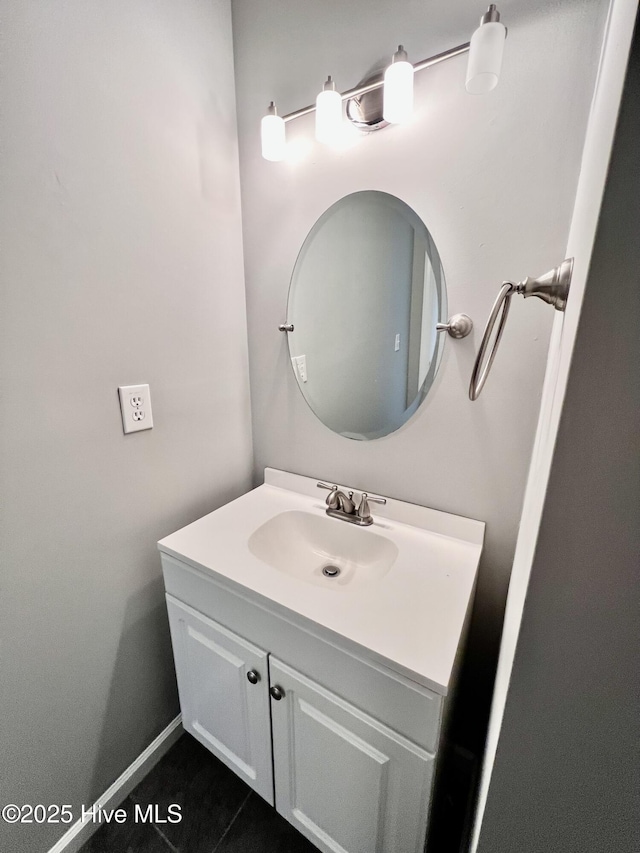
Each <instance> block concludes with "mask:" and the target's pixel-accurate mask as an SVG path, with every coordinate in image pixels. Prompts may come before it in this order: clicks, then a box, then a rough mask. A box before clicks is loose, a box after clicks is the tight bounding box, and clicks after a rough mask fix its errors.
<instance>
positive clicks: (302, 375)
mask: <svg viewBox="0 0 640 853" xmlns="http://www.w3.org/2000/svg"><path fill="white" fill-rule="evenodd" d="M291 361H292V362H293V369H294V370H295V372H296V373H297V374H298V377H299V379H300V381H301V382H306V381H307V357H306V355H297V356H295V355H294V356H293V358H292V359H291Z"/></svg>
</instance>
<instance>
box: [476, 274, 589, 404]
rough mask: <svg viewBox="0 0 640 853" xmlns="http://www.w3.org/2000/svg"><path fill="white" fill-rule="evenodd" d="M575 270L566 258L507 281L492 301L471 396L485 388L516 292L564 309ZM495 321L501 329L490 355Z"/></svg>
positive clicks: (496, 335) (498, 330)
mask: <svg viewBox="0 0 640 853" xmlns="http://www.w3.org/2000/svg"><path fill="white" fill-rule="evenodd" d="M572 273H573V258H566V259H565V260H564V261H563V262H562V263H561V264H560V266H558V267H555V268H554V269H552V270H549V272H547V273H545V274H544V275H541V276H538V278H531V277H528V278H525V279H524V281H521V282H519V283H517V284H516V283H515V282H513V281H505V282H503V284H502V287H501V288H500V291H499V293H498V296H497V297H496V301H495V302H494V303H493V308H492V309H491V313H490V314H489V319H488V320H487V325H486V326H485V329H484V334H483V335H482V342H481V343H480V349H479V350H478V355H477V357H476V361H475V364H474V366H473V373H472V374H471V383H470V385H469V399H470V400H472V401H473V400H477V399H478V397H479V396H480V392H481V391H482V389H483V388H484V384H485V382H486V381H487V377H488V376H489V373H490V371H491V366H492V364H493V361H494V359H495V357H496V353H497V351H498V346H499V345H500V339H501V338H502V333H503V331H504V327H505V323H506V322H507V317H508V315H509V308H510V307H511V297H512V296H513V295H514V294H515V293H519V294H520V295H521V296H524V298H525V299H526V298H528V297H529V296H537V297H538V299H542V300H543V302H547V303H548V304H549V305H553V307H554V308H555V309H556V311H564V309H565V308H566V305H567V297H568V295H569V287H570V285H571V275H572ZM496 322H497V323H498V328H497V331H496V334H495V338H494V341H493V346H492V347H491V351H490V353H489V355H488V357H487V349H488V348H489V342H490V340H491V336H492V334H493V330H494V328H495V325H496Z"/></svg>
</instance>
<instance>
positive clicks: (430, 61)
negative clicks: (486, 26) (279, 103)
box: [282, 41, 470, 121]
mask: <svg viewBox="0 0 640 853" xmlns="http://www.w3.org/2000/svg"><path fill="white" fill-rule="evenodd" d="M469 46H470V42H468V41H467V42H465V43H464V44H459V45H458V46H457V47H452V48H451V49H450V50H445V51H443V52H442V53H436V54H434V56H429V57H428V58H427V59H422V60H421V61H420V62H416V63H414V65H413V69H414V71H422V69H423V68H430V67H431V66H432V65H437V64H438V63H439V62H444V61H445V60H446V59H452V58H453V57H454V56H459V55H460V54H461V53H467V52H468V50H469ZM383 85H384V79H383V77H382V75H381V76H380V79H379V80H374V81H373V82H372V83H367V84H366V85H364V86H355V87H354V88H353V89H347V91H346V92H341V93H340V97H341V98H342V100H343V101H348V100H349V98H357V97H359V96H360V95H364V94H365V93H366V92H372V91H373V90H374V89H381V88H382V86H383ZM315 110H316V105H315V104H309V106H308V107H302V109H299V110H294V111H293V112H292V113H287V114H286V115H284V116H282V119H283V121H292V120H293V119H294V118H300V117H301V116H306V115H308V114H309V113H313V112H315Z"/></svg>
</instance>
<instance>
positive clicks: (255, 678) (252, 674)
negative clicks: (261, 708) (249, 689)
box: [247, 669, 260, 684]
mask: <svg viewBox="0 0 640 853" xmlns="http://www.w3.org/2000/svg"><path fill="white" fill-rule="evenodd" d="M247 681H248V682H249V683H250V684H257V683H258V682H259V681H260V673H259V672H256V671H255V669H250V670H249V672H248V673H247Z"/></svg>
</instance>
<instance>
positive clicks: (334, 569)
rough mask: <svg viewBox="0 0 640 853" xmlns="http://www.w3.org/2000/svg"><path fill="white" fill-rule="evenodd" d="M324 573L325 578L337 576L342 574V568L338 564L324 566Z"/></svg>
mask: <svg viewBox="0 0 640 853" xmlns="http://www.w3.org/2000/svg"><path fill="white" fill-rule="evenodd" d="M322 574H323V575H324V576H325V578H336V577H338V575H339V574H340V568H339V567H338V566H324V567H323V569H322Z"/></svg>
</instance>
